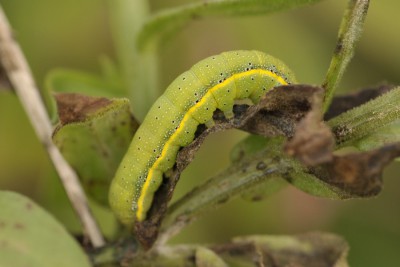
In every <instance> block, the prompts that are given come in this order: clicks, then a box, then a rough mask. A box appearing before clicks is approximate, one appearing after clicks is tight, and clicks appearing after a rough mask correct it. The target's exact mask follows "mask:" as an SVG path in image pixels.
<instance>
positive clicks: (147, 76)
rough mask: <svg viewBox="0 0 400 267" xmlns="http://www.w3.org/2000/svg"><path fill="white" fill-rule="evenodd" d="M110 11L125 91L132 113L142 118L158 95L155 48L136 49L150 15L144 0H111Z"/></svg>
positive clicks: (146, 2)
mask: <svg viewBox="0 0 400 267" xmlns="http://www.w3.org/2000/svg"><path fill="white" fill-rule="evenodd" d="M109 6H110V15H111V26H112V34H113V38H114V42H115V49H116V52H117V57H118V60H119V64H120V67H121V72H122V77H123V81H124V83H125V88H126V94H127V95H128V96H129V98H130V100H131V103H132V110H133V113H134V114H135V117H136V118H137V119H139V120H142V118H143V117H144V115H145V114H146V112H147V110H148V108H149V107H150V106H151V104H152V103H153V102H154V99H155V98H156V97H157V95H158V91H157V90H158V87H157V84H158V79H157V77H158V72H157V60H156V59H157V58H156V52H155V51H146V52H139V51H138V49H137V45H136V39H137V35H138V33H139V32H140V30H141V29H142V26H143V24H144V22H145V21H146V20H147V18H148V16H149V5H148V1H147V0H110V1H109Z"/></svg>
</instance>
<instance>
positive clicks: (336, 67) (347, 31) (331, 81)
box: [322, 0, 369, 111]
mask: <svg viewBox="0 0 400 267" xmlns="http://www.w3.org/2000/svg"><path fill="white" fill-rule="evenodd" d="M368 6H369V0H349V3H348V6H347V9H346V11H345V13H344V16H343V19H342V22H341V25H340V29H339V34H338V41H337V44H336V48H335V51H334V53H333V57H332V60H331V63H330V66H329V69H328V72H327V74H326V77H325V81H324V83H323V85H322V87H323V88H325V96H324V105H323V108H324V111H326V110H327V109H328V107H329V105H330V104H331V101H332V98H333V95H334V93H335V90H336V88H337V86H338V84H339V82H340V80H341V78H342V76H343V73H344V71H345V70H346V67H347V65H348V63H349V62H350V59H351V58H352V57H353V54H354V49H355V45H356V43H357V41H358V39H359V38H360V36H361V32H362V27H363V25H364V20H365V17H366V15H367V11H368Z"/></svg>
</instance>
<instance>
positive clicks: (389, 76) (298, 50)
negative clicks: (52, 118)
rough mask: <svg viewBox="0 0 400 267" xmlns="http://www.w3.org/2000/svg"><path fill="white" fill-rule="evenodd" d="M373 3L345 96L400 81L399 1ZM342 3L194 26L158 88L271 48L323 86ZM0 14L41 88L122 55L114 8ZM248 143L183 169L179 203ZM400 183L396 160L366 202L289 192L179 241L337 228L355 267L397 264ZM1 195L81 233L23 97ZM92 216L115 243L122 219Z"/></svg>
mask: <svg viewBox="0 0 400 267" xmlns="http://www.w3.org/2000/svg"><path fill="white" fill-rule="evenodd" d="M187 2H189V1H187V0H179V1H178V0H169V1H162V0H152V1H150V4H151V8H152V10H154V11H156V10H159V9H162V8H166V7H171V6H174V5H178V4H183V3H187ZM371 2H372V3H371V5H370V9H369V14H368V16H367V21H366V24H365V29H364V33H363V36H362V38H361V40H360V43H359V45H358V47H357V51H356V54H355V57H354V59H353V61H352V62H351V64H350V66H349V69H348V71H347V72H346V73H345V76H344V79H343V81H342V83H341V88H340V92H339V93H346V92H350V91H356V90H358V89H361V88H365V87H371V86H374V85H377V84H379V83H381V82H388V83H393V84H400V50H399V47H400V34H398V33H399V32H400V17H399V16H398V10H400V2H397V1H392V0H380V1H371ZM346 3H347V1H346V0H325V1H322V2H321V3H319V4H316V5H313V6H309V7H304V8H301V9H298V10H293V11H289V12H284V13H277V14H272V15H269V16H259V17H253V18H235V19H232V18H230V19H227V18H221V19H217V18H213V19H208V20H205V21H195V22H193V23H191V24H189V25H188V27H186V28H185V29H184V30H183V31H182V32H180V33H179V34H178V35H177V36H176V37H175V38H172V39H171V40H170V41H169V42H168V43H166V44H165V45H164V47H163V48H162V49H161V50H160V52H159V56H160V75H161V77H160V81H161V88H165V87H166V86H167V85H168V84H169V83H170V82H171V81H172V80H173V79H174V78H175V77H177V76H178V75H179V74H180V73H181V72H183V71H185V70H186V69H188V68H189V67H190V66H192V65H193V64H194V63H196V62H197V61H199V60H201V59H203V58H205V57H207V56H210V55H212V54H217V53H220V52H222V51H228V50H233V49H257V50H261V51H265V52H267V53H269V54H271V55H274V56H276V57H278V58H280V59H282V60H283V61H284V62H285V63H286V64H287V65H288V66H289V67H290V68H291V69H292V70H293V71H294V73H296V75H297V79H298V80H299V81H300V82H302V83H310V84H320V83H321V82H322V81H323V79H324V75H325V73H326V71H327V68H328V65H329V61H330V57H331V55H332V52H333V49H334V47H335V44H336V36H337V30H338V27H339V24H340V20H341V16H342V14H343V11H344V8H345V6H346ZM1 5H2V7H3V8H4V10H5V12H6V14H7V16H8V17H9V20H10V22H11V24H12V26H13V28H14V30H15V36H16V38H17V39H18V41H19V42H20V44H21V46H22V49H23V51H24V52H25V55H26V57H27V59H28V61H29V63H30V65H31V68H32V71H33V73H34V75H35V78H36V81H37V83H38V84H39V86H40V87H41V88H43V83H44V79H45V76H46V73H48V71H50V70H51V69H53V68H56V67H65V68H71V69H79V70H84V71H88V72H92V73H98V72H99V71H100V70H99V65H98V60H99V56H101V55H104V54H106V55H108V56H110V57H112V58H115V53H114V51H113V42H112V39H111V33H110V27H109V14H108V7H107V2H106V1H99V0H84V1H82V0H69V1H52V0H36V1H22V0H1ZM178 51H179V52H178ZM244 136H245V134H244V133H240V132H238V131H230V132H224V133H220V134H216V135H213V136H211V137H210V138H209V139H208V140H207V141H206V142H205V144H204V145H203V147H202V148H201V150H200V151H199V153H198V155H197V156H196V159H195V161H194V162H193V163H192V164H191V165H190V166H189V168H188V169H187V170H186V171H185V173H184V175H183V177H182V178H181V181H180V183H179V186H178V189H177V192H176V194H175V197H179V196H182V195H183V194H184V193H185V192H187V191H188V190H190V188H192V187H193V186H195V185H198V184H200V183H202V182H203V181H204V180H205V179H206V178H208V177H210V176H212V175H215V174H217V173H218V172H219V171H221V170H223V169H224V168H225V167H226V166H228V164H229V151H230V149H231V148H232V146H233V145H234V144H235V142H237V141H238V140H240V139H241V138H243V137H244ZM399 177H400V165H399V163H397V164H396V163H393V164H392V165H390V166H389V167H388V168H387V169H386V171H385V175H384V182H385V187H384V190H383V191H382V193H381V194H380V195H379V196H378V197H376V198H373V199H367V200H348V201H331V200H326V199H319V198H315V197H311V196H308V195H307V194H305V193H303V192H300V191H299V190H297V189H294V188H291V187H287V188H286V189H284V190H282V191H280V192H279V193H277V194H275V195H273V196H272V197H270V198H269V199H266V200H264V201H261V202H257V203H250V202H246V201H244V200H240V199H239V200H235V201H232V202H230V203H228V204H227V205H226V206H224V207H223V208H221V209H219V210H218V211H214V212H211V213H210V214H207V215H206V216H204V217H203V218H202V219H200V220H199V221H197V222H195V223H194V224H193V225H191V226H189V227H187V228H186V229H185V230H184V231H183V232H182V233H181V234H180V235H178V236H176V237H175V238H174V239H173V240H172V242H173V243H182V242H185V243H212V242H224V241H227V240H229V239H230V238H231V237H233V236H238V235H249V234H295V233H302V232H306V231H330V232H333V233H337V234H339V235H342V236H344V238H345V239H346V240H347V241H348V242H349V244H350V248H351V249H350V254H349V261H350V264H351V266H364V267H365V266H399V264H400V253H399V251H400V205H399V204H400V179H399ZM0 190H14V191H18V192H20V193H22V194H25V195H28V196H29V197H31V198H32V199H34V200H35V201H36V202H38V203H39V204H41V205H42V206H43V207H45V208H46V209H47V210H49V211H50V212H52V213H53V214H54V215H55V216H56V217H57V218H58V219H59V220H60V221H62V222H63V223H64V224H65V225H66V227H67V228H68V229H69V230H70V231H72V232H73V233H79V231H80V227H79V224H78V222H77V219H76V218H75V214H74V213H73V211H72V210H71V208H70V205H69V203H68V201H67V199H66V196H65V193H64V191H63V189H62V187H61V186H60V183H59V181H58V179H57V175H56V173H55V171H54V169H53V167H52V165H51V163H50V161H49V159H48V157H47V155H46V153H45V151H44V149H43V148H42V146H41V144H40V143H39V142H38V140H37V138H36V136H35V134H34V132H33V130H32V127H31V126H30V124H29V122H28V120H27V117H26V115H25V114H24V111H23V110H22V108H21V105H20V103H19V101H18V99H17V98H16V96H15V95H13V94H11V93H10V92H5V91H1V90H0ZM0 212H1V208H0ZM96 214H97V215H98V216H99V218H100V220H101V224H102V227H103V229H104V231H105V232H106V233H107V234H108V235H110V234H111V233H112V228H113V225H114V224H115V222H114V221H113V220H112V219H110V218H111V216H109V213H108V212H107V211H106V210H105V209H101V208H99V207H97V208H96Z"/></svg>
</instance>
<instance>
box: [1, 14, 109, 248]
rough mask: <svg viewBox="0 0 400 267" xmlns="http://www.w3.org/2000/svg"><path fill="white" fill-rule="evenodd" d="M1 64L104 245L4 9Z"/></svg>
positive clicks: (93, 235)
mask: <svg viewBox="0 0 400 267" xmlns="http://www.w3.org/2000/svg"><path fill="white" fill-rule="evenodd" d="M0 64H1V65H2V66H3V68H4V70H5V72H6V74H7V76H8V79H9V81H10V83H11V85H12V86H13V89H14V90H15V92H16V94H17V95H18V97H19V99H20V101H21V104H22V106H23V108H24V109H25V111H26V114H27V116H28V117H29V120H30V121H31V123H32V126H33V128H34V130H35V131H36V134H37V136H38V138H39V140H40V141H41V142H42V144H43V146H44V147H45V148H46V149H47V152H48V154H49V156H50V159H51V160H52V162H53V164H54V167H55V168H56V170H57V173H58V175H59V177H60V179H61V182H62V184H63V186H64V189H65V191H66V192H67V195H68V198H69V200H70V201H71V204H72V206H73V208H74V209H75V211H76V213H77V214H78V216H79V219H80V221H81V223H82V225H83V229H84V233H85V234H87V235H88V237H89V240H90V241H91V242H92V244H93V246H94V247H100V246H103V245H104V239H103V236H102V235H101V232H100V230H99V228H98V226H97V224H96V221H95V220H94V218H93V216H92V213H91V212H90V209H89V206H88V203H87V199H86V196H85V193H84V192H83V189H82V187H81V185H80V182H79V179H78V177H77V175H76V173H75V172H74V170H73V169H72V168H71V167H70V166H69V165H68V163H67V162H66V161H65V159H64V158H63V156H62V155H61V153H60V151H59V150H58V148H57V147H56V146H55V145H54V143H53V142H52V140H51V135H52V132H53V129H52V125H51V122H50V118H49V116H48V114H47V112H46V109H45V106H44V104H43V101H42V99H41V97H40V94H39V90H38V88H37V86H36V84H35V81H34V79H33V76H32V73H31V70H30V68H29V66H28V63H27V61H26V59H25V57H24V54H23V53H22V50H21V48H20V46H19V45H18V43H17V42H16V41H15V40H14V38H13V35H12V31H11V27H10V25H9V23H8V21H7V18H6V16H5V14H4V12H3V10H2V8H1V6H0Z"/></svg>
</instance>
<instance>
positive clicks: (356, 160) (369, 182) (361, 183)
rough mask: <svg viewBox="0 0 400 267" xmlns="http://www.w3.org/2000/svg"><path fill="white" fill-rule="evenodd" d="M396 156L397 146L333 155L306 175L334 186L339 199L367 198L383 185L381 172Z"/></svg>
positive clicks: (398, 151) (398, 144) (398, 145)
mask: <svg viewBox="0 0 400 267" xmlns="http://www.w3.org/2000/svg"><path fill="white" fill-rule="evenodd" d="M399 156H400V143H397V144H392V145H387V146H384V147H382V148H379V149H376V150H372V151H368V152H362V153H351V154H347V155H343V156H334V157H333V160H332V161H331V162H329V163H326V164H322V165H321V166H319V167H317V168H314V169H310V173H312V174H314V175H315V176H317V177H318V178H319V179H321V180H322V181H324V182H325V183H327V184H329V185H330V186H332V187H334V188H335V189H336V190H337V191H339V192H340V193H341V195H342V196H343V198H354V197H371V196H375V195H377V194H378V193H379V192H380V191H381V190H382V186H383V181H382V172H383V170H384V167H385V166H386V165H388V164H389V163H390V162H392V161H393V159H395V158H397V157H399Z"/></svg>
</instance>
